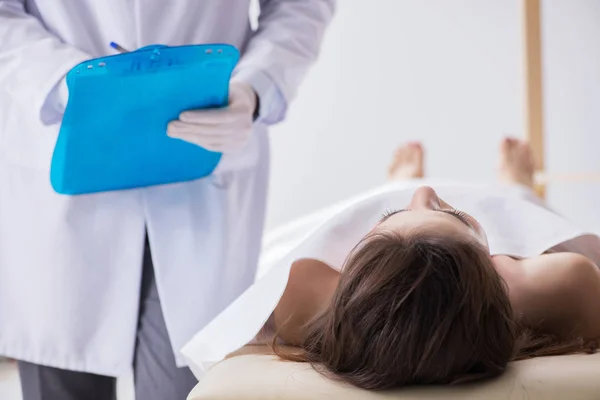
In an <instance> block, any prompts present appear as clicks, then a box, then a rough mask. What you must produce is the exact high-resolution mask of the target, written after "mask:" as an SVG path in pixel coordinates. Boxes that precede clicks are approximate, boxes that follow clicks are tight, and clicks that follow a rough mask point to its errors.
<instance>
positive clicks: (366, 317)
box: [274, 232, 583, 389]
mask: <svg viewBox="0 0 600 400" xmlns="http://www.w3.org/2000/svg"><path fill="white" fill-rule="evenodd" d="M307 332H308V334H307V337H306V339H305V340H304V343H303V344H302V346H301V347H300V348H299V349H296V350H289V349H287V348H286V349H284V348H282V347H278V346H276V345H275V342H274V350H275V352H276V354H278V355H279V356H280V357H281V358H283V359H285V360H290V361H302V362H310V363H311V364H312V365H313V366H314V367H315V368H316V369H317V370H318V371H319V372H321V373H324V374H326V375H327V376H330V377H332V378H334V379H338V380H342V381H344V382H348V383H350V384H353V385H355V386H358V387H360V388H364V389H388V388H393V387H399V386H404V385H409V384H442V383H460V382H465V381H471V380H476V379H482V378H488V377H493V376H497V375H499V374H501V373H502V372H503V371H504V370H505V369H506V366H507V364H508V362H509V361H511V360H513V359H522V358H528V357H531V356H535V355H549V354H563V353H566V352H575V351H580V350H581V349H582V348H583V343H582V342H581V341H579V340H576V339H573V340H569V341H566V342H565V341H563V342H562V343H561V344H558V345H557V343H558V342H557V340H556V338H552V337H550V336H540V335H537V336H536V335H535V334H533V333H532V332H526V331H525V330H522V329H520V328H519V326H518V323H517V322H516V321H515V318H514V315H513V311H512V308H511V305H510V301H509V298H508V293H507V289H506V285H505V283H504V281H503V280H502V278H501V277H500V276H499V275H498V273H497V272H496V270H495V269H494V266H493V263H492V260H491V257H490V256H489V254H488V252H487V251H486V250H485V249H484V248H483V247H482V246H481V245H480V244H478V243H476V242H475V241H473V240H470V239H468V238H464V237H449V236H447V235H442V234H431V233H427V234H425V233H419V232H414V233H412V234H410V235H400V234H398V233H394V232H376V233H373V234H371V235H369V236H367V237H366V238H365V239H363V241H362V242H361V243H359V244H358V245H357V247H356V248H355V249H354V250H353V251H352V252H351V254H350V255H349V256H348V258H347V260H346V262H345V265H344V269H343V272H342V274H341V277H340V282H339V285H338V287H337V289H336V292H335V294H334V297H333V299H332V301H331V304H330V305H329V306H328V307H327V308H326V309H325V310H324V311H323V312H322V313H321V314H320V315H319V316H318V317H316V318H315V319H314V320H312V321H311V322H310V323H309V324H308V326H307ZM544 352H545V353H547V354H544Z"/></svg>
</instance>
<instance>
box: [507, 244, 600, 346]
mask: <svg viewBox="0 0 600 400" xmlns="http://www.w3.org/2000/svg"><path fill="white" fill-rule="evenodd" d="M515 262H516V263H519V264H520V267H522V268H523V272H524V273H523V277H524V279H523V283H522V284H521V285H519V286H518V289H517V290H515V291H514V292H513V293H511V301H512V302H513V308H514V309H515V311H516V312H517V314H520V315H522V317H523V322H524V323H525V324H526V325H528V326H530V327H532V328H534V329H538V330H540V331H542V332H547V333H550V334H557V335H577V336H581V337H583V338H586V339H595V338H600V270H599V269H598V267H597V266H596V265H595V264H594V263H593V262H592V261H591V260H589V259H588V258H586V257H584V256H581V255H579V254H574V253H554V254H545V255H541V256H538V257H534V258H529V259H525V260H519V261H515ZM509 286H510V284H509Z"/></svg>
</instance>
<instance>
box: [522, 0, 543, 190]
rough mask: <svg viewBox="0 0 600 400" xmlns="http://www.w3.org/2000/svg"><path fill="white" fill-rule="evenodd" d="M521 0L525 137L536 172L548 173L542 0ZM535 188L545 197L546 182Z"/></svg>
mask: <svg viewBox="0 0 600 400" xmlns="http://www.w3.org/2000/svg"><path fill="white" fill-rule="evenodd" d="M521 1H522V2H523V44H524V45H523V48H524V55H523V57H524V61H525V139H526V140H527V141H529V143H530V145H531V148H532V150H533V157H534V161H535V169H536V173H537V174H541V175H545V160H544V149H545V146H544V97H543V94H544V91H543V79H542V38H541V35H542V33H541V17H540V0H521ZM536 192H537V193H538V195H540V196H541V197H545V194H546V185H545V182H543V181H542V182H539V183H538V184H537V185H536Z"/></svg>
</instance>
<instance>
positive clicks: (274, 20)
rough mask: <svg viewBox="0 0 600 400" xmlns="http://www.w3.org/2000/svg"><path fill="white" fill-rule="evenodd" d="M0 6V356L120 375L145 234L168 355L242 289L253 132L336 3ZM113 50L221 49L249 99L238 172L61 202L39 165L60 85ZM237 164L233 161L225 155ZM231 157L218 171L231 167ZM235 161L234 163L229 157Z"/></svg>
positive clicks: (301, 69)
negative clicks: (254, 20)
mask: <svg viewBox="0 0 600 400" xmlns="http://www.w3.org/2000/svg"><path fill="white" fill-rule="evenodd" d="M249 2H250V0H173V1H164V0H130V1H124V0H102V1H97V0H62V1H59V0H53V1H46V0H25V1H24V0H0V354H1V355H6V356H9V357H13V358H16V359H20V360H25V361H29V362H33V363H37V364H42V365H48V366H53V367H57V368H63V369H69V370H75V371H85V372H90V373H96V374H102V375H110V376H117V375H120V374H121V373H123V372H125V371H127V370H128V369H129V368H130V366H131V361H132V357H133V351H134V343H135V335H136V328H137V314H138V301H139V288H140V278H141V265H142V264H141V263H142V251H143V244H144V235H145V231H146V229H147V232H148V236H149V239H150V243H151V247H152V255H153V260H154V268H155V274H156V281H157V286H158V291H159V293H160V296H161V303H162V307H163V311H164V316H165V322H166V325H167V328H168V331H169V335H170V338H171V342H172V347H173V350H174V352H175V354H176V359H177V362H178V365H180V366H182V365H185V363H184V361H183V360H182V358H181V357H180V355H179V349H180V348H181V347H182V346H183V345H184V344H185V343H186V341H187V340H189V339H190V338H191V337H192V335H193V334H194V333H195V332H197V331H198V330H199V329H200V328H202V327H203V326H204V325H205V324H206V323H207V322H208V321H210V320H211V319H212V318H213V317H214V316H215V315H217V314H218V313H219V312H220V311H221V310H222V309H223V308H224V307H225V306H226V305H227V304H228V303H230V302H231V301H232V300H233V299H235V298H236V297H237V296H238V295H240V294H241V293H242V292H243V291H244V290H245V289H246V288H247V287H248V286H249V285H250V284H251V283H252V281H253V278H254V273H255V267H256V263H257V259H258V251H259V247H260V238H261V234H262V228H263V219H264V209H265V196H266V189H267V178H268V158H269V157H268V141H267V136H266V126H267V125H268V124H270V123H274V122H277V121H279V120H281V119H282V118H283V116H284V114H285V111H286V107H287V104H289V101H290V100H291V99H292V98H293V97H294V95H295V91H296V89H297V86H298V84H299V83H300V81H301V80H302V78H303V77H304V75H305V73H306V71H307V69H308V67H309V65H310V64H311V63H312V62H313V61H314V60H315V59H316V57H317V53H318V49H319V44H320V41H321V38H322V35H323V32H324V29H325V27H326V25H327V24H328V22H329V20H330V18H331V17H332V13H333V8H334V4H333V2H334V1H333V0H262V1H261V17H260V19H259V29H258V30H257V31H256V32H253V31H252V30H251V28H250V23H249V18H248V9H249ZM111 41H114V42H117V43H119V44H121V45H122V46H123V47H125V48H129V49H136V48H139V47H142V46H145V45H151V44H156V43H161V44H167V45H180V44H188V43H215V42H217V43H230V44H233V45H235V46H236V47H238V48H239V49H240V50H241V52H242V58H241V60H240V63H239V65H238V67H237V70H236V77H237V79H242V80H245V81H246V82H248V83H250V84H251V85H252V86H253V87H254V88H255V90H256V91H257V93H258V95H259V98H260V106H261V108H260V111H261V114H260V118H259V120H258V123H257V124H256V128H255V131H254V135H253V139H252V142H251V144H250V145H249V146H248V148H247V149H246V150H245V151H244V154H243V155H239V159H243V160H246V161H244V162H241V163H237V164H236V163H235V162H234V163H233V164H231V165H235V168H233V169H232V168H221V169H220V172H218V173H217V174H216V175H215V176H213V177H210V178H207V179H203V180H198V181H195V182H190V183H182V184H174V185H166V186H158V187H152V188H146V189H139V190H130V191H123V192H112V193H104V194H96V195H86V196H76V197H67V196H60V195H57V194H56V193H54V192H53V190H52V188H51V187H50V182H49V165H50V159H51V155H52V151H53V147H54V143H55V140H56V136H57V132H58V125H57V124H54V125H48V123H49V122H53V121H59V120H60V107H59V106H58V105H57V104H54V103H53V101H54V98H55V97H56V96H55V92H56V87H57V83H58V82H59V81H60V80H61V78H62V77H63V76H64V75H65V74H66V73H67V71H68V70H69V69H70V68H71V67H73V66H74V65H75V64H77V63H78V62H80V61H82V60H85V59H88V58H91V57H96V56H101V55H105V54H110V53H111V50H110V48H109V46H108V44H109V43H110V42H111ZM232 158H235V157H232ZM230 160H231V158H230ZM234 161H235V160H234Z"/></svg>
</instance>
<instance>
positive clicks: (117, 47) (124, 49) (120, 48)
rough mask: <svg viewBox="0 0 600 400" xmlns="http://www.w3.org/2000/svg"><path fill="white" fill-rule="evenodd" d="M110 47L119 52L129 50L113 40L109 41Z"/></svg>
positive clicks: (127, 51)
mask: <svg viewBox="0 0 600 400" xmlns="http://www.w3.org/2000/svg"><path fill="white" fill-rule="evenodd" d="M110 47H112V48H113V49H115V50H117V51H118V52H119V53H129V50H127V49H126V48H124V47H122V46H120V45H118V44H117V43H115V42H110Z"/></svg>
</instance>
